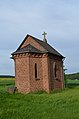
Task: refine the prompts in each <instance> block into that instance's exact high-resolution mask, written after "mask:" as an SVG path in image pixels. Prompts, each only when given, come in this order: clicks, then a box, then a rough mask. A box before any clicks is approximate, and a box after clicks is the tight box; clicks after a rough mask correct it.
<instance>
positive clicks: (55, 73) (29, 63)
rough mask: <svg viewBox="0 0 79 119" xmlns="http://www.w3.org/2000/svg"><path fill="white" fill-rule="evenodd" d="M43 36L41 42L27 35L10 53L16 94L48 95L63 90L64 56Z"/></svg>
mask: <svg viewBox="0 0 79 119" xmlns="http://www.w3.org/2000/svg"><path fill="white" fill-rule="evenodd" d="M43 35H44V38H43V40H40V39H38V38H36V37H34V36H31V35H27V36H26V37H25V38H24V40H23V41H22V43H21V44H20V46H19V47H18V48H17V50H16V51H15V52H13V53H12V59H14V65H15V85H16V87H17V90H18V92H21V93H30V92H35V91H46V92H47V93H50V92H51V91H53V90H59V89H63V88H64V71H63V60H64V56H62V55H61V54H60V53H59V52H58V51H57V50H55V49H54V48H53V47H52V46H51V45H49V44H48V41H47V39H46V33H45V32H44V33H43Z"/></svg>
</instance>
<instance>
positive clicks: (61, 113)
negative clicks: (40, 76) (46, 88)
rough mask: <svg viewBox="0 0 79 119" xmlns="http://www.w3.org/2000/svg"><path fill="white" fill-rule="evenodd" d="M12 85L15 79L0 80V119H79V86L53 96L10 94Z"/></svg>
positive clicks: (43, 94) (52, 94) (44, 94)
mask: <svg viewBox="0 0 79 119" xmlns="http://www.w3.org/2000/svg"><path fill="white" fill-rule="evenodd" d="M1 84H2V85H1ZM10 84H11V85H10ZM12 85H14V80H13V79H8V80H7V79H5V80H3V79H1V80H0V119H79V86H77V87H74V88H72V89H71V88H66V89H65V90H63V91H59V92H54V93H53V92H52V93H51V94H46V93H31V94H20V93H19V94H18V93H15V94H8V93H7V92H6V89H7V87H8V86H12Z"/></svg>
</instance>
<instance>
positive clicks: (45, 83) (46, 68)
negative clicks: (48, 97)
mask: <svg viewBox="0 0 79 119" xmlns="http://www.w3.org/2000/svg"><path fill="white" fill-rule="evenodd" d="M42 70H43V90H45V91H46V92H48V93H49V92H50V89H49V88H50V87H49V80H50V70H49V58H48V56H43V58H42Z"/></svg>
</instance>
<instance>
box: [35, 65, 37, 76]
mask: <svg viewBox="0 0 79 119" xmlns="http://www.w3.org/2000/svg"><path fill="white" fill-rule="evenodd" d="M35 78H37V64H36V63H35Z"/></svg>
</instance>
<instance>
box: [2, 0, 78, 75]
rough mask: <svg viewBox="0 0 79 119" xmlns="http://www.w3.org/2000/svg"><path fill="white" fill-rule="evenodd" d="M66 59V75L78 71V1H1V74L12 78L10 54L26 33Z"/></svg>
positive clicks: (12, 69)
mask: <svg viewBox="0 0 79 119" xmlns="http://www.w3.org/2000/svg"><path fill="white" fill-rule="evenodd" d="M44 31H45V32H47V41H48V43H49V44H50V45H52V46H53V47H54V48H55V49H56V50H58V51H59V52H60V53H61V54H62V55H64V56H65V57H66V59H65V61H64V65H65V68H67V69H68V70H67V73H74V72H79V0H0V74H10V75H14V62H13V60H11V59H10V57H11V53H12V52H13V51H15V50H16V49H17V47H18V46H19V45H20V43H21V42H22V40H23V39H24V37H25V36H26V35H27V34H30V35H33V36H35V37H37V38H39V39H42V37H43V36H42V33H43V32H44Z"/></svg>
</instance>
